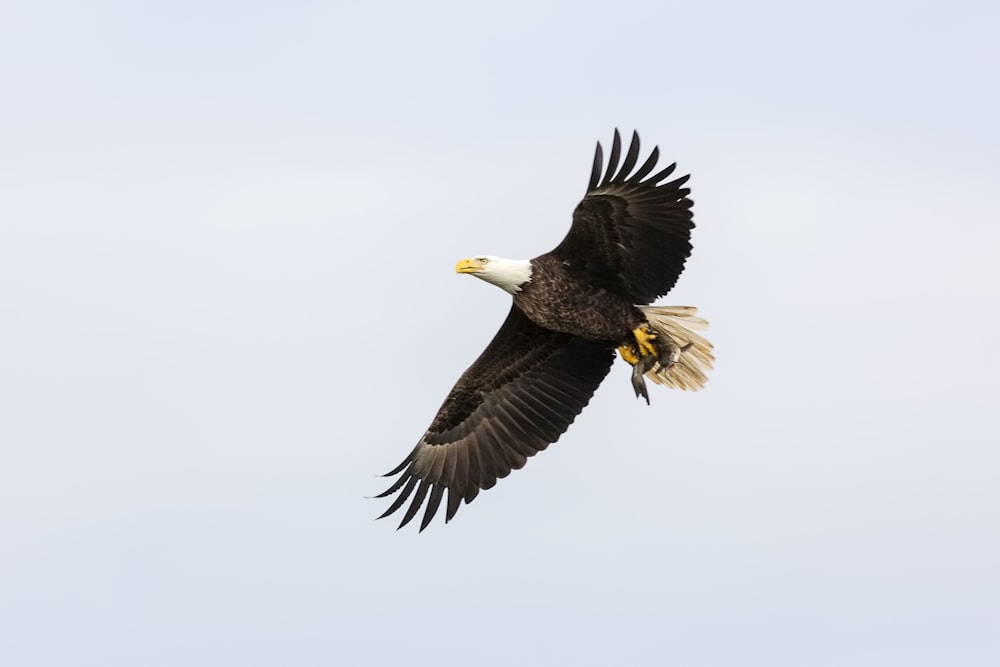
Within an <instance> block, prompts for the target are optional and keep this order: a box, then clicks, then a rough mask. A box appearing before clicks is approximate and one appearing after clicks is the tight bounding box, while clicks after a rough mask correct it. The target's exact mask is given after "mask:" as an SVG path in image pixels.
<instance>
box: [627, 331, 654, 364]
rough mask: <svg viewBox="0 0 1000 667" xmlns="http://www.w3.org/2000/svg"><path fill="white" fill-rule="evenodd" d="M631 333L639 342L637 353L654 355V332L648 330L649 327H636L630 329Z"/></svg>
mask: <svg viewBox="0 0 1000 667" xmlns="http://www.w3.org/2000/svg"><path fill="white" fill-rule="evenodd" d="M632 335H633V336H635V342H636V343H638V344H639V354H640V355H641V356H644V357H645V356H654V357H655V356H656V354H657V353H656V346H654V345H653V341H654V340H655V339H656V334H655V333H653V332H652V331H650V330H649V327H646V326H641V327H636V328H635V329H632Z"/></svg>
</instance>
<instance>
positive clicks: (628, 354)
mask: <svg viewBox="0 0 1000 667" xmlns="http://www.w3.org/2000/svg"><path fill="white" fill-rule="evenodd" d="M632 349H633V346H631V345H622V346H620V347H619V348H618V354H620V355H621V356H622V359H624V360H625V361H627V362H629V363H630V364H632V365H633V366H635V365H636V364H637V363H639V356H638V355H637V354H636V353H635V352H633V351H632Z"/></svg>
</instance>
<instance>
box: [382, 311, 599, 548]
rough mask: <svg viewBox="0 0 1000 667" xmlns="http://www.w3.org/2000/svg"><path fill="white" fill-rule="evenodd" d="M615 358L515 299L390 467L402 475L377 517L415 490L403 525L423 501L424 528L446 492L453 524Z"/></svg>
mask: <svg viewBox="0 0 1000 667" xmlns="http://www.w3.org/2000/svg"><path fill="white" fill-rule="evenodd" d="M612 361H614V352H613V345H611V344H609V343H604V342H600V341H595V340H591V339H585V338H579V337H577V336H572V335H569V334H563V333H558V332H555V331H550V330H548V329H543V328H542V327H539V326H538V325H536V324H534V323H533V322H532V321H531V320H529V319H528V317H527V316H526V315H525V314H524V313H523V312H521V310H520V309H519V308H518V307H517V306H513V307H512V308H511V311H510V314H508V315H507V320H506V321H505V322H504V323H503V326H501V327H500V331H498V332H497V335H496V336H495V337H494V338H493V341H492V342H491V343H490V344H489V345H488V346H487V348H486V349H485V350H484V351H483V353H482V354H481V355H480V356H479V358H478V359H477V360H476V361H475V363H473V364H472V366H471V367H469V369H468V370H467V371H465V373H463V374H462V377H461V378H459V380H458V383H457V384H456V385H455V387H454V388H453V389H452V390H451V393H449V394H448V398H446V399H445V401H444V404H442V406H441V409H440V410H438V413H437V416H436V417H435V418H434V422H433V423H432V424H431V425H430V428H428V429H427V432H426V433H425V434H424V436H423V437H422V438H421V439H420V442H419V443H418V444H417V446H416V447H415V448H414V449H413V451H412V452H410V454H409V456H407V457H406V459H404V460H403V462H402V463H401V464H399V466H398V467H396V468H395V469H394V470H392V471H391V472H389V473H387V474H386V477H390V476H392V475H397V474H400V473H402V475H401V476H400V478H399V479H397V480H396V481H395V483H394V484H393V485H392V486H390V487H389V488H388V489H386V490H385V492H383V493H381V494H380V495H379V496H378V497H379V498H384V497H386V496H389V495H392V494H393V493H396V492H397V491H399V495H398V496H397V497H396V498H395V500H394V501H393V503H392V505H391V506H390V507H389V509H388V510H386V512H385V513H384V514H383V515H382V516H380V517H379V518H380V519H381V518H383V517H386V516H389V515H390V514H392V513H393V512H395V511H396V510H398V509H400V508H401V507H402V506H403V505H404V504H405V503H406V501H407V500H408V499H409V498H410V497H411V496H412V498H413V499H412V500H411V501H410V504H409V507H407V509H406V513H405V515H404V516H403V520H402V522H401V523H400V524H399V527H400V528H402V527H403V526H405V525H406V524H407V523H409V522H410V520H412V519H413V517H414V516H415V515H416V513H417V511H418V510H419V509H420V506H421V505H422V504H423V502H424V500H425V499H426V500H427V508H426V510H424V516H423V520H422V521H421V523H420V530H423V529H424V528H426V527H427V524H429V523H430V521H431V519H432V518H433V517H434V514H435V513H436V512H437V510H438V507H439V506H440V504H441V500H442V498H443V497H444V492H445V491H446V490H447V491H448V503H447V512H446V514H445V521H446V522H447V521H450V520H451V518H452V517H453V516H455V512H457V511H458V507H459V504H460V503H461V501H462V500H465V502H466V503H470V502H472V500H473V499H474V498H475V497H476V496H477V495H478V494H479V491H480V489H489V488H490V487H492V486H493V485H494V484H496V481H497V479H498V478H503V477H506V476H507V475H508V474H510V471H511V470H517V469H519V468H521V467H522V466H524V464H525V463H526V462H527V459H528V457H529V456H534V454H535V453H536V452H539V451H541V450H543V449H545V448H546V447H548V446H549V444H550V443H553V442H555V441H556V440H558V439H559V436H560V435H562V434H563V433H564V432H565V431H566V429H567V428H569V425H570V424H572V423H573V420H574V419H575V418H576V416H577V415H578V414H580V412H581V411H582V410H583V408H584V407H585V406H586V405H587V403H588V402H589V401H590V397H591V396H592V395H593V393H594V390H596V389H597V387H598V385H600V384H601V380H603V379H604V376H605V375H607V374H608V371H609V370H610V368H611V363H612ZM400 489H401V491H400ZM428 494H429V496H428Z"/></svg>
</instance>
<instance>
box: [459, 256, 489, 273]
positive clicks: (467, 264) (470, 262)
mask: <svg viewBox="0 0 1000 667" xmlns="http://www.w3.org/2000/svg"><path fill="white" fill-rule="evenodd" d="M482 270H483V267H482V265H481V264H480V263H479V262H477V261H475V260H474V259H463V260H462V261H461V262H459V263H458V264H456V265H455V273H478V272H480V271H482Z"/></svg>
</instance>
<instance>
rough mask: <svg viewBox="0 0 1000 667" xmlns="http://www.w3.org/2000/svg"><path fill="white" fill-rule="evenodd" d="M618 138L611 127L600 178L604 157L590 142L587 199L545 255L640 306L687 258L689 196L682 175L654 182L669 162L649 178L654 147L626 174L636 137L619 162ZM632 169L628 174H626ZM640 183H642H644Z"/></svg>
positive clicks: (667, 284) (666, 172)
mask: <svg viewBox="0 0 1000 667" xmlns="http://www.w3.org/2000/svg"><path fill="white" fill-rule="evenodd" d="M621 148H622V142H621V136H620V135H619V134H618V130H615V137H614V141H613V142H612V145H611V155H610V156H609V158H608V168H607V171H605V172H604V178H601V171H602V167H603V158H602V151H601V144H600V143H598V144H597V151H596V152H595V154H594V167H593V170H592V171H591V174H590V185H589V187H588V188H587V195H586V196H585V197H584V198H583V201H581V202H580V203H579V205H578V206H577V207H576V210H575V211H574V212H573V226H572V227H571V228H570V230H569V233H568V234H567V235H566V238H564V239H563V241H562V243H560V244H559V245H558V246H557V247H556V248H555V249H554V250H553V251H552V252H551V253H550V254H551V255H555V256H556V257H558V258H559V259H560V260H561V261H563V262H566V263H567V265H568V266H569V267H570V268H571V269H573V270H576V271H580V272H583V273H584V274H585V275H586V279H587V280H589V281H590V282H591V283H593V284H595V285H597V286H599V287H603V288H604V289H607V290H608V291H611V292H614V293H616V294H618V295H619V296H622V297H624V298H626V299H630V300H631V301H632V302H633V303H637V304H647V303H651V302H653V301H654V300H656V298H657V297H659V296H662V295H664V294H666V293H667V292H669V291H670V289H671V288H672V287H673V286H674V283H676V282H677V278H678V276H680V274H681V271H683V270H684V261H685V260H686V259H687V257H688V255H690V254H691V241H690V239H691V230H692V229H693V228H694V222H692V219H691V218H692V215H691V206H692V203H693V202H692V201H691V200H690V199H688V198H687V195H688V194H689V193H690V192H691V191H690V190H689V189H688V188H685V187H682V186H683V185H684V183H686V182H687V180H688V178H689V177H688V176H683V177H681V178H678V179H677V180H674V181H670V182H669V183H664V184H663V185H659V183H660V182H661V181H663V180H664V179H665V178H667V177H668V176H670V174H671V173H673V171H674V167H675V166H676V165H675V164H672V165H670V166H669V167H667V168H665V169H663V170H661V171H659V172H657V173H656V174H653V175H652V176H649V178H646V177H647V176H648V175H649V174H650V172H652V171H653V169H654V168H655V167H656V161H657V159H658V158H659V152H660V151H659V148H653V152H652V153H650V155H649V157H648V158H647V159H646V161H645V162H644V163H643V164H642V166H641V167H639V168H638V169H636V170H635V172H632V170H633V169H634V168H635V165H636V162H637V161H638V158H639V135H638V134H637V133H634V132H633V133H632V143H631V145H630V146H629V149H628V153H627V154H626V155H625V161H624V162H623V163H622V165H621V168H620V169H619V168H618V160H619V158H620V157H621ZM630 172H632V173H630ZM643 179H645V180H643Z"/></svg>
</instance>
